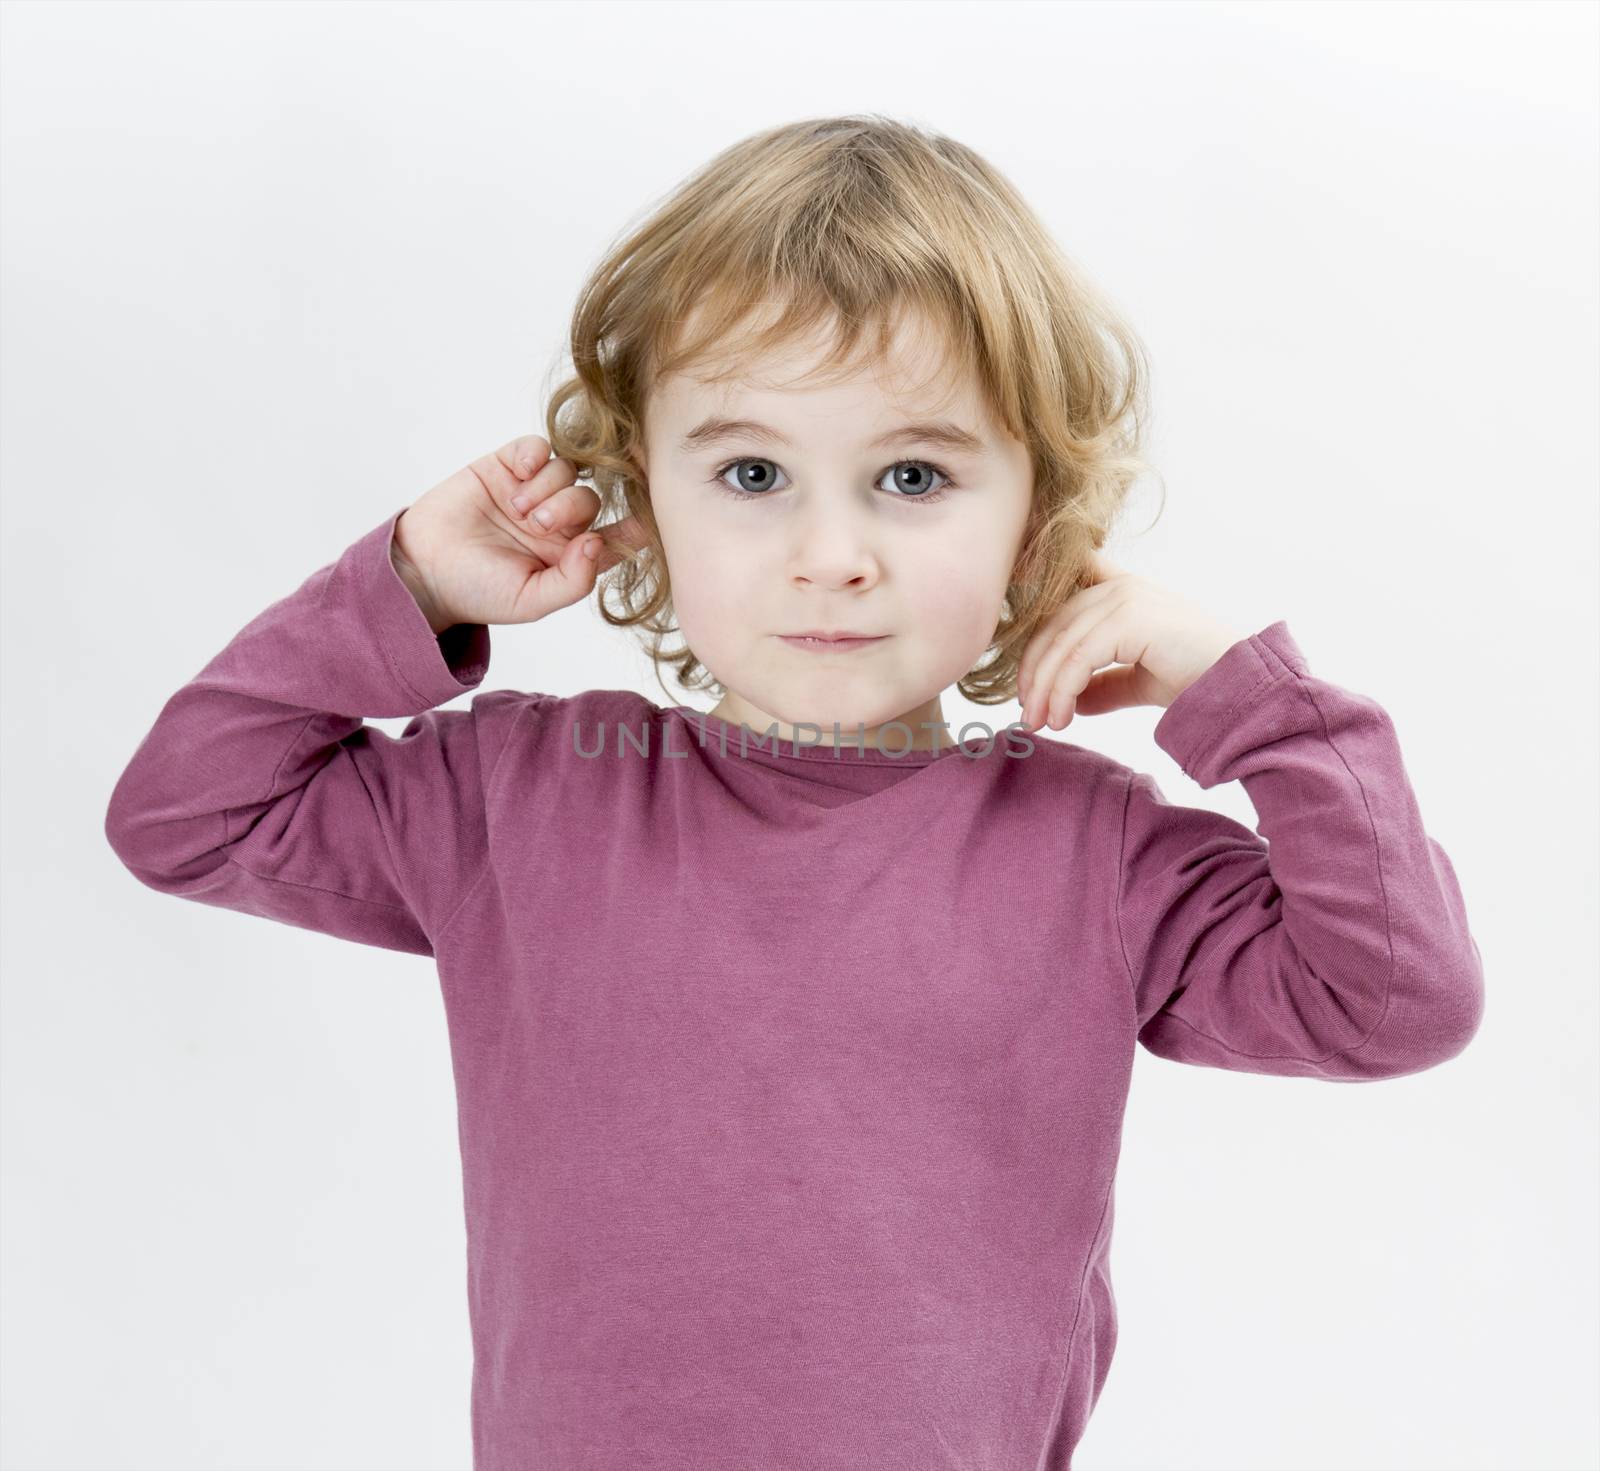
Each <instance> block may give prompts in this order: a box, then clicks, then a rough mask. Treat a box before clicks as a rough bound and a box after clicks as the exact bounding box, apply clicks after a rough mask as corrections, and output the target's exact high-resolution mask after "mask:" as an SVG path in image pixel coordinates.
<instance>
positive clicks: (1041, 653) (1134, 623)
mask: <svg viewBox="0 0 1600 1471" xmlns="http://www.w3.org/2000/svg"><path fill="white" fill-rule="evenodd" d="M1245 637H1247V635H1245V634H1242V633H1236V632H1235V631H1234V630H1233V629H1231V628H1229V627H1228V626H1227V625H1226V624H1224V623H1220V622H1219V621H1218V620H1217V619H1215V618H1213V617H1212V616H1211V615H1210V614H1208V613H1206V612H1205V611H1204V610H1203V609H1201V608H1198V607H1196V606H1195V605H1194V604H1192V603H1188V602H1185V601H1184V600H1183V599H1181V598H1179V597H1178V596H1177V595H1176V594H1175V593H1172V592H1170V591H1168V590H1167V589H1166V588H1164V587H1161V586H1159V585H1157V584H1156V583H1153V582H1149V581H1147V580H1146V579H1145V578H1143V577H1136V576H1135V575H1134V574H1133V573H1131V572H1124V571H1123V570H1122V569H1121V568H1120V567H1114V566H1112V565H1111V563H1110V562H1108V561H1107V560H1106V559H1105V558H1104V557H1103V556H1101V555H1100V554H1099V553H1098V552H1092V553H1090V581H1089V584H1088V586H1086V587H1084V588H1082V589H1081V590H1080V591H1078V592H1076V593H1074V594H1073V595H1072V596H1071V597H1070V598H1068V599H1067V600H1066V602H1064V603H1063V604H1062V605H1061V607H1060V608H1059V609H1058V610H1057V611H1056V612H1055V613H1054V614H1053V615H1052V616H1051V617H1050V618H1049V619H1047V620H1046V621H1045V622H1044V623H1043V624H1042V625H1041V626H1040V628H1039V630H1038V632H1037V633H1035V634H1034V636H1033V638H1032V639H1031V640H1030V641H1029V643H1028V646H1027V648H1026V649H1024V650H1023V653H1022V663H1021V666H1020V669H1019V671H1018V676H1017V697H1018V699H1019V700H1020V701H1021V702H1022V722H1023V726H1024V728H1025V729H1027V730H1030V731H1031V730H1037V729H1038V728H1039V726H1040V724H1041V723H1042V724H1044V725H1047V726H1048V727H1049V728H1050V729H1051V730H1056V729H1060V728H1065V727H1066V726H1068V725H1070V724H1071V723H1072V717H1073V715H1074V714H1083V715H1103V714H1104V713H1105V712H1106V711H1107V710H1120V709H1122V708H1123V707H1124V706H1127V705H1160V706H1163V707H1165V706H1167V705H1170V704H1171V703H1172V702H1173V701H1174V700H1175V699H1177V698H1178V696H1179V695H1180V694H1181V693H1182V692H1183V691H1184V690H1186V689H1187V688H1188V687H1189V686H1190V685H1191V684H1193V683H1194V682H1195V680H1197V679H1199V677H1200V676H1201V675H1202V674H1204V673H1205V672H1206V670H1208V669H1209V668H1210V667H1211V666H1212V665H1213V664H1215V663H1216V662H1217V660H1218V659H1220V658H1221V657H1222V655H1223V654H1225V653H1226V652H1227V651H1228V650H1229V649H1230V648H1232V647H1233V645H1234V644H1236V643H1238V642H1239V640H1240V639H1242V638H1245ZM1107 664H1115V665H1119V666H1125V667H1119V668H1115V669H1107V670H1106V672H1105V673H1104V674H1096V673H1095V670H1097V669H1100V668H1102V667H1103V666H1105V665H1107Z"/></svg>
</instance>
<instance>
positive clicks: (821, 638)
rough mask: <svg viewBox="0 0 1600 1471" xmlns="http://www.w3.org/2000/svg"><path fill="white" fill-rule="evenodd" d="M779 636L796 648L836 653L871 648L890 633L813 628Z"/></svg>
mask: <svg viewBox="0 0 1600 1471" xmlns="http://www.w3.org/2000/svg"><path fill="white" fill-rule="evenodd" d="M778 637H779V638H781V639H782V640H783V641H784V643H786V644H789V645H790V646H791V647H793V648H796V649H811V650H813V651H814V652H816V653H822V654H834V653H843V652H844V651H845V650H847V649H866V648H871V647H872V645H873V644H880V643H882V642H883V641H884V639H886V638H887V637H888V634H886V633H875V634H866V633H851V632H849V631H848V630H845V631H843V632H839V633H822V632H818V631H817V630H815V629H812V630H810V631H808V632H806V633H780V634H779V635H778Z"/></svg>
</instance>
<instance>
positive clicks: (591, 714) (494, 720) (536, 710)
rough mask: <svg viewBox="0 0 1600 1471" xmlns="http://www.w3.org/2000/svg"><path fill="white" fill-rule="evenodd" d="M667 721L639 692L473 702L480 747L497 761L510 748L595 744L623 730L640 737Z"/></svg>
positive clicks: (507, 692)
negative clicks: (602, 733)
mask: <svg viewBox="0 0 1600 1471" xmlns="http://www.w3.org/2000/svg"><path fill="white" fill-rule="evenodd" d="M665 717H666V711H665V710H663V709H662V707H661V706H659V705H657V704H655V703H654V702H653V701H651V700H649V699H647V698H646V697H645V696H644V695H641V694H640V693H639V692H638V691H637V690H624V689H592V690H579V691H577V692H576V693H575V694H570V695H556V694H550V693H547V692H545V691H542V690H511V689H497V690H487V691H485V692H484V693H482V694H480V695H477V696H475V697H474V698H473V700H472V718H473V721H474V722H475V724H476V725H477V727H478V739H479V745H480V747H482V748H483V749H484V750H485V753H486V754H493V755H495V756H497V755H498V754H499V753H500V752H503V751H504V749H505V748H506V746H507V745H508V744H511V743H513V742H514V743H515V745H516V747H517V748H518V749H519V750H524V751H526V750H530V749H532V748H534V747H541V746H542V747H550V746H554V745H560V744H563V743H565V744H567V745H569V746H570V745H572V743H573V742H574V741H578V742H580V743H588V744H593V742H594V741H595V740H597V739H599V738H600V734H601V732H602V731H604V732H606V733H608V734H607V736H606V738H607V739H612V737H610V736H609V732H611V731H612V730H614V729H617V728H618V727H626V728H628V729H630V730H633V731H635V732H637V733H639V734H640V735H643V734H644V730H645V727H647V726H650V725H653V724H657V723H659V722H660V721H661V720H663V719H664V718H665Z"/></svg>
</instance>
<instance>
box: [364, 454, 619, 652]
mask: <svg viewBox="0 0 1600 1471" xmlns="http://www.w3.org/2000/svg"><path fill="white" fill-rule="evenodd" d="M577 478H578V476H577V470H576V468H575V467H574V466H573V465H571V464H569V463H568V462H567V461H566V460H562V459H551V458H550V445H549V443H548V442H547V441H546V440H544V439H542V438H540V437H539V436H538V435H537V434H529V435H524V436H523V437H522V438H520V439H513V440H512V441H511V442H510V443H509V444H507V445H504V446H502V447H501V448H500V449H498V450H496V451H494V452H493V453H492V454H487V455H484V456H483V457H482V458H481V459H477V460H474V461H473V462H472V463H471V464H470V465H467V466H465V467H463V468H462V469H460V470H457V471H456V473H455V474H454V475H452V476H450V478H449V479H448V480H444V481H441V482H440V483H439V484H438V485H436V486H434V488H433V489H432V490H430V491H429V492H428V493H427V494H426V495H424V496H423V497H422V498H421V499H420V500H419V501H417V502H416V504H415V505H412V506H408V507H407V508H406V509H405V511H403V512H402V513H401V515H400V519H399V520H398V521H397V522H396V523H395V530H394V539H393V542H392V544H391V547H390V557H391V560H392V561H393V562H394V566H395V571H396V572H398V573H399V574H400V578H401V580H402V581H403V582H404V583H405V584H406V586H407V587H408V588H409V589H410V591H411V595H412V597H414V598H415V599H416V600H417V606H418V607H420V608H421V609H422V611H423V613H424V614H426V615H427V618H428V622H429V624H430V625H431V626H432V628H433V631H434V632H435V633H436V634H437V633H442V632H443V631H444V630H445V629H447V628H450V627H452V626H454V625H455V624H458V623H533V622H535V621H537V620H538V619H540V618H543V617H544V616H545V615H546V614H548V613H553V612H555V611H556V609H558V608H564V607H566V606H568V605H569V604H571V603H576V602H578V601H580V600H581V599H583V598H585V597H587V596H588V594H589V593H590V592H591V591H592V590H593V588H594V585H595V579H596V578H597V577H598V576H599V575H600V573H602V572H604V571H605V570H606V569H607V568H608V567H614V566H615V565H616V564H617V563H618V562H619V561H621V560H622V557H621V555H620V554H619V553H618V552H617V551H616V550H614V548H615V547H616V546H617V545H619V544H620V545H624V546H632V547H638V546H640V545H642V544H643V541H642V536H641V534H640V528H639V526H638V523H637V521H636V519H635V518H634V517H632V516H628V517H625V518H624V519H623V520H621V521H617V522H614V523H612V524H610V525H607V526H605V527H603V528H601V530H603V531H604V533H605V534H606V537H607V539H608V540H611V543H612V544H611V545H610V546H607V545H604V544H601V541H600V535H599V533H598V532H595V531H591V530H590V529H589V526H590V522H592V521H593V520H594V518H595V516H596V515H598V514H599V511H600V497H599V496H598V495H596V494H595V493H594V491H593V490H591V489H590V488H589V487H588V486H586V485H584V486H580V485H577V484H576V481H577ZM514 500H516V501H518V502H522V504H513V501H514ZM541 510H548V511H550V512H551V513H552V515H553V517H554V519H553V520H552V522H551V524H550V525H549V526H548V527H545V526H541V525H540V524H539V522H538V521H536V520H535V519H534V513H535V512H537V511H541ZM586 542H594V543H595V544H596V545H597V547H598V555H597V556H595V557H593V558H590V557H587V556H585V555H584V544H585V543H586Z"/></svg>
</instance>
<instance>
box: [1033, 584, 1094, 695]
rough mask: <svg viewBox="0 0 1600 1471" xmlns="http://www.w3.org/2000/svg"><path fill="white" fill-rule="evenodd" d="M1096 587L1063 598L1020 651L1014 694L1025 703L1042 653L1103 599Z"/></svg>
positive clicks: (1036, 676) (1035, 679)
mask: <svg viewBox="0 0 1600 1471" xmlns="http://www.w3.org/2000/svg"><path fill="white" fill-rule="evenodd" d="M1104 596H1105V595H1104V593H1103V592H1102V591H1101V590H1100V589H1098V588H1092V589H1091V588H1085V589H1083V590H1081V591H1079V592H1075V593H1073V595H1072V596H1071V597H1070V598H1068V599H1067V600H1066V602H1064V603H1063V604H1062V605H1061V606H1060V607H1059V608H1057V609H1056V611H1055V612H1054V613H1052V614H1051V615H1050V617H1049V618H1048V619H1046V620H1045V622H1044V623H1043V624H1041V625H1040V626H1039V628H1038V630H1037V631H1036V632H1035V633H1034V635H1033V637H1032V639H1030V640H1029V642H1028V647H1027V648H1026V649H1024V650H1023V651H1022V661H1021V663H1020V664H1019V665H1018V666H1017V697H1018V698H1019V699H1020V700H1022V701H1023V702H1024V703H1026V702H1027V701H1028V699H1029V697H1030V696H1031V695H1032V693H1033V690H1034V687H1035V685H1036V684H1037V683H1038V678H1039V665H1040V663H1041V662H1042V661H1043V659H1044V657H1045V654H1046V653H1047V652H1048V651H1049V650H1050V649H1051V648H1052V647H1054V645H1055V641H1056V639H1057V638H1058V637H1059V636H1060V635H1061V633H1062V632H1063V631H1064V630H1065V629H1067V628H1069V627H1071V626H1072V624H1073V623H1075V622H1076V621H1077V620H1078V619H1079V618H1081V617H1082V616H1083V614H1084V613H1085V612H1086V611H1092V610H1094V609H1095V608H1097V607H1098V606H1099V605H1100V603H1101V602H1102V601H1104Z"/></svg>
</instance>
